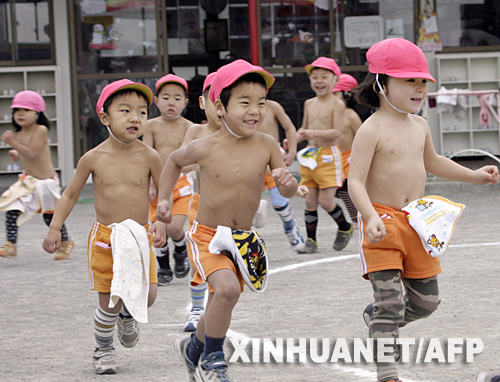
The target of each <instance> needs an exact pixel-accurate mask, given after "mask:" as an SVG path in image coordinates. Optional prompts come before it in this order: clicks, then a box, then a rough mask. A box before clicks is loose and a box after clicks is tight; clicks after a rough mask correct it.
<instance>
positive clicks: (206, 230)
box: [191, 220, 217, 236]
mask: <svg viewBox="0 0 500 382" xmlns="http://www.w3.org/2000/svg"><path fill="white" fill-rule="evenodd" d="M191 231H192V232H193V233H199V234H207V235H212V236H213V235H215V233H216V232H217V230H216V229H215V228H212V227H209V226H206V225H203V224H200V223H198V222H197V221H196V220H194V221H193V225H192V227H191Z"/></svg>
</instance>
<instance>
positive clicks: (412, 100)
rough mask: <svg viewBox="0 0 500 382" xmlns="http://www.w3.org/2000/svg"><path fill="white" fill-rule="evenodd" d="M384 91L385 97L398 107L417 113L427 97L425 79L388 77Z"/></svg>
mask: <svg viewBox="0 0 500 382" xmlns="http://www.w3.org/2000/svg"><path fill="white" fill-rule="evenodd" d="M384 91H385V93H386V96H387V99H388V100H389V101H390V102H391V103H392V104H393V105H394V106H396V107H397V108H398V109H401V110H403V111H405V112H408V113H418V112H419V111H420V108H421V107H422V105H423V103H424V101H425V97H427V92H428V89H427V80H425V79H423V78H394V77H389V78H388V82H387V89H384ZM381 102H382V100H381Z"/></svg>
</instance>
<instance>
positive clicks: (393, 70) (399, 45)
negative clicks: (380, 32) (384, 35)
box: [366, 38, 436, 83]
mask: <svg viewBox="0 0 500 382" xmlns="http://www.w3.org/2000/svg"><path fill="white" fill-rule="evenodd" d="M366 60H367V61H368V71H369V72H370V73H373V74H377V73H378V74H386V75H388V76H390V77H394V78H424V79H426V80H429V81H431V82H434V83H435V82H436V80H435V79H434V77H432V76H431V75H430V74H429V67H428V66H427V60H426V59H425V55H424V52H422V49H420V48H419V47H418V46H417V45H415V44H414V43H412V42H411V41H408V40H405V39H404V38H390V39H386V40H382V41H380V42H377V43H376V44H375V45H373V46H372V47H371V48H370V49H368V52H366Z"/></svg>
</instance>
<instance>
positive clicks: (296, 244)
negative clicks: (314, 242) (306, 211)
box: [285, 220, 306, 253]
mask: <svg viewBox="0 0 500 382" xmlns="http://www.w3.org/2000/svg"><path fill="white" fill-rule="evenodd" d="M292 224H293V226H292V228H290V229H285V234H286V236H287V237H288V241H289V242H290V245H291V246H292V249H293V250H294V251H295V252H298V253H300V251H302V250H304V248H305V245H306V244H305V242H304V238H303V237H302V235H301V234H300V230H299V226H298V225H297V222H296V221H295V220H292Z"/></svg>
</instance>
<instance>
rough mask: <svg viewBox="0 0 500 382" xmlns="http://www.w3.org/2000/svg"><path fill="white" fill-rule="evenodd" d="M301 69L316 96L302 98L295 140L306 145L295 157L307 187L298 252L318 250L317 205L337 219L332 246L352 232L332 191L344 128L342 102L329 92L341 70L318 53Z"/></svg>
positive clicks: (339, 176) (339, 179) (338, 180)
mask: <svg viewBox="0 0 500 382" xmlns="http://www.w3.org/2000/svg"><path fill="white" fill-rule="evenodd" d="M305 70H306V72H307V74H308V75H309V81H310V83H311V88H312V89H313V90H314V92H315V93H316V97H314V98H311V99H308V100H307V101H306V102H305V104H304V118H303V121H302V127H301V128H300V129H299V130H298V132H297V143H300V142H302V141H304V140H306V141H308V145H307V147H306V148H304V149H302V150H301V151H300V152H299V153H298V154H297V159H298V161H299V163H300V164H301V166H300V176H301V179H300V184H301V185H304V186H307V187H308V188H309V195H308V197H307V199H306V209H305V221H306V231H307V241H306V244H305V248H304V250H303V251H300V252H299V253H314V252H317V250H318V243H317V241H316V230H317V227H318V205H320V206H321V207H322V208H323V209H324V210H325V211H326V212H327V213H328V214H329V215H330V216H331V217H332V219H333V220H335V222H336V223H337V225H338V230H337V237H336V238H335V241H334V243H333V249H334V250H335V251H341V250H342V249H344V248H345V247H346V246H347V243H349V240H350V239H351V236H352V233H353V225H352V224H351V223H349V222H348V221H347V220H346V218H345V216H344V212H343V211H342V208H341V207H340V206H339V205H337V204H336V203H335V201H334V196H335V193H336V191H337V189H338V188H339V187H341V186H342V183H343V181H344V176H343V169H342V153H341V152H340V150H339V148H338V146H337V140H338V139H339V138H340V135H341V134H342V131H343V130H344V112H345V105H344V103H343V102H342V101H340V100H339V99H338V98H336V97H335V96H334V95H333V93H332V90H333V86H334V85H335V82H336V81H337V78H338V76H340V74H341V71H340V68H339V66H338V65H337V63H336V62H335V60H333V59H331V58H327V57H319V58H318V59H317V60H315V61H314V62H313V63H312V64H309V65H306V66H305Z"/></svg>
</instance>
